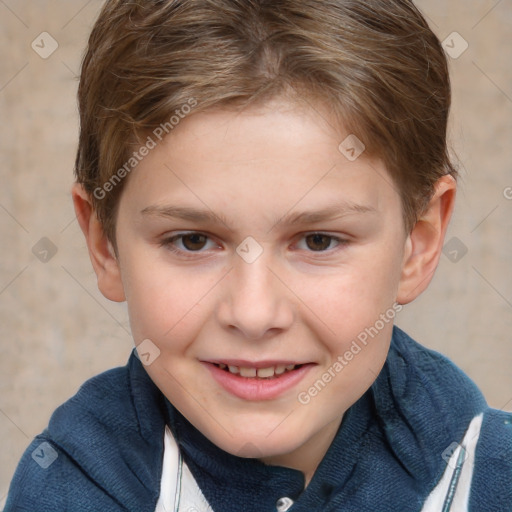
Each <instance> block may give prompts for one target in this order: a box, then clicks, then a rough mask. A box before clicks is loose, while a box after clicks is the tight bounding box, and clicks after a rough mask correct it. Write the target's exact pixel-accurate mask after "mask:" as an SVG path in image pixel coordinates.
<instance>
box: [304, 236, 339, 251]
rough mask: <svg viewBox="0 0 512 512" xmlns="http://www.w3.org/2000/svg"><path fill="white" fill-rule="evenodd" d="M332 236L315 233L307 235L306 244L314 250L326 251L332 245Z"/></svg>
mask: <svg viewBox="0 0 512 512" xmlns="http://www.w3.org/2000/svg"><path fill="white" fill-rule="evenodd" d="M332 238H333V237H332V236H328V235H322V234H321V233H315V234H313V235H308V236H307V237H306V244H307V246H308V249H311V250H312V251H325V250H326V249H328V248H329V246H330V245H331V242H332Z"/></svg>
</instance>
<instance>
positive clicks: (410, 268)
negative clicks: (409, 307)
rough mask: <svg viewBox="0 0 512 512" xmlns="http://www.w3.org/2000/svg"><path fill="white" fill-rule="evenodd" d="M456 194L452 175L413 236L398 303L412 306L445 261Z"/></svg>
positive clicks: (406, 253) (408, 243)
mask: <svg viewBox="0 0 512 512" xmlns="http://www.w3.org/2000/svg"><path fill="white" fill-rule="evenodd" d="M455 193H456V183H455V179H454V178H453V177H452V176H451V175H446V176H443V177H442V178H440V179H439V180H438V181H437V183H436V185H435V190H434V195H433V197H432V199H431V200H430V202H429V204H428V207H427V209H426V211H425V212H424V213H423V214H422V215H421V217H420V218H419V219H418V221H417V223H416V224H415V226H414V228H413V229H412V231H411V233H410V234H409V236H408V238H407V241H406V244H405V251H404V261H403V266H402V275H401V278H400V283H399V288H398V294H397V299H396V300H397V302H398V303H399V304H408V303H409V302H412V301H413V300H414V299H415V298H416V297H418V295H420V294H421V293H422V292H423V291H424V290H425V289H426V288H427V286H428V285H429V283H430V281H431V279H432V277H433V275H434V272H435V269H436V268H437V265H438V263H439V258H440V257H441V251H442V249H443V243H444V237H445V234H446V230H447V228H448V223H449V222H450V218H451V215H452V212H453V207H454V204H455Z"/></svg>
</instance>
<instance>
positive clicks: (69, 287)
mask: <svg viewBox="0 0 512 512" xmlns="http://www.w3.org/2000/svg"><path fill="white" fill-rule="evenodd" d="M101 4H102V2H101V1H100V0H90V1H86V0H80V1H79V0H73V1H71V0H53V1H50V0H38V1H37V2H34V1H29V0H0V48H1V49H2V50H1V51H2V58H1V65H0V112H1V124H0V155H1V161H0V176H1V184H2V186H1V187H0V235H1V242H0V243H1V252H0V312H1V313H0V314H1V320H0V334H1V339H2V345H1V357H0V390H1V393H0V438H1V439H2V447H1V450H0V453H1V455H0V457H1V462H0V507H1V505H2V503H3V500H4V499H5V495H6V493H7V489H8V485H9V482H10V479H11V476H12V474H13V471H14V469H15V466H16V463H17V461H18V459H19V457H20V456H21V454H22V452H23V450H24V449H25V447H26V446H27V444H28V443H29V441H30V440H31V439H32V437H33V436H34V435H36V434H37V433H39V432H40V431H41V430H42V429H43V428H44V427H45V425H46V424H47V421H48V419H49V416H50V414H51V412H52V411H53V410H54V409H55V407H56V406H57V405H59V404H60V403H62V402H63V401H64V400H66V399H67V398H68V397H70V396H71V395H72V394H74V393H75V392H76V390H77V388H78V386H79V385H80V384H81V383H82V382H83V381H84V380H86V379H87V378H89V377H91V376H93V375H95V374H97V373H99V372H101V371H103V370H106V369H108V368H111V367H113V366H117V365H121V364H124V363H125V362H126V360H127V358H128V356H129V352H130V349H131V347H132V340H131V337H130V334H129V326H128V321H127V314H126V309H125V307H124V305H118V304H114V303H109V302H108V301H107V300H105V299H104V298H103V297H102V296H101V295H100V294H99V292H98V291H97V289H96V284H95V277H94V275H93V272H92V268H91V265H90V263H89V259H88V255H87V252H86V249H85V244H84V241H83V238H82V235H81V233H80V232H79V228H78V225H77V223H76V222H75V221H74V214H73V210H72V205H71V201H70V196H69V188H70V185H71V183H72V179H73V178H72V168H73V162H74V153H75V147H76V142H77V115H76V104H75V94H76V87H77V81H76V75H77V73H78V71H79V63H80V57H81V53H82V51H83V48H84V45H85V41H86V37H87V35H88V32H89V30H90V28H91V24H92V22H93V20H94V18H95V16H96V15H97V12H98V9H99V7H100V5H101ZM418 5H419V6H420V7H421V8H422V10H423V11H424V12H425V14H426V15H427V16H428V18H429V20H430V23H431V26H432V27H433V28H434V30H435V31H436V33H437V34H438V36H439V37H440V38H441V39H445V38H447V36H449V35H450V34H451V33H452V32H453V31H457V32H458V33H460V35H461V36H462V37H463V38H464V39H465V40H466V41H467V42H468V44H469V47H468V49H467V51H465V53H463V54H462V55H461V56H460V57H459V58H457V59H452V58H450V61H451V68H452V73H453V75H452V76H453V86H454V110H453V116H452V127H451V133H452V142H453V146H454V148H455V150H456V152H457V154H458V157H459V159H460V169H461V173H462V180H461V186H460V192H459V195H458V203H457V208H456V213H455V217H454V219H453V223H452V226H451V228H450V231H449V234H448V238H447V240H449V239H451V238H452V237H456V238H457V239H458V240H459V241H458V242H457V241H455V242H457V243H458V244H459V252H458V257H460V256H461V254H462V253H461V252H460V247H463V246H465V247H466V248H467V254H465V255H464V256H463V257H462V258H461V259H460V260H459V261H458V262H453V261H451V260H450V259H449V257H447V256H445V255H443V256H442V260H441V263H440V266H439V269H438V272H437V274H436V277H435V278H434V280H433V283H432V285H431V287H430V289H429V290H428V291H427V292H426V293H425V294H424V295H423V296H421V297H420V298H419V299H418V300H417V301H416V302H415V303H414V304H412V305H410V306H407V307H406V308H405V310H404V312H402V313H401V314H400V316H399V318H398V322H397V323H398V325H400V326H401V327H403V328H405V329H406V330H407V331H408V332H409V333H410V334H411V335H412V336H413V337H415V338H416V339H417V340H418V341H421V342H423V343H424V344H425V345H427V346H429V347H433V348H435V349H437V350H439V351H441V352H443V353H444V354H446V355H448V356H449V357H450V358H452V359H453V360H454V361H455V362H456V363H457V364H458V365H459V366H460V367H461V368H463V369H464V370H465V371H466V372H467V373H468V374H469V375H470V376H471V377H472V378H473V379H474V380H475V381H476V382H477V384H478V385H479V386H480V387H481V389H482V390H483V392H484V394H485V396H486V397H487V399H488V401H489V403H490V404H491V405H492V406H494V407H497V408H504V409H508V410H512V371H511V368H512V348H511V343H510V339H511V336H510V332H511V330H512V269H511V261H512V258H511V252H512V251H511V249H512V243H511V240H512V200H510V199H509V200H508V199H507V198H506V197H505V196H506V195H508V197H510V198H512V188H511V189H507V187H512V173H511V165H512V143H511V141H512V66H511V64H510V63H511V62H512V3H511V2H510V1H509V0H502V1H497V0H450V1H449V2H447V1H446V0H422V1H421V2H418ZM44 31H46V32H48V33H49V34H51V36H52V37H53V38H55V40H56V41H57V42H58V45H59V46H58V49H57V50H56V51H55V53H53V54H52V55H51V56H50V57H49V58H47V59H42V58H41V57H40V56H39V55H38V54H36V52H35V51H33V49H32V48H31V43H32V41H33V40H34V39H36V37H37V36H38V35H39V34H40V33H41V32H44ZM452 39H453V37H452V38H451V39H448V41H450V40H452ZM37 41H40V38H38V39H37V40H36V42H37ZM48 44H49V43H48V41H47V45H46V46H45V48H46V49H48V48H49V46H48ZM452 46H455V48H454V50H457V49H459V48H461V46H460V45H459V43H458V42H457V40H456V39H455V40H454V43H453V45H452ZM507 192H508V193H507ZM43 237H47V238H48V239H50V240H51V242H52V243H53V244H54V245H55V246H56V248H57V253H56V254H55V255H54V256H53V257H51V258H50V259H49V260H48V261H47V262H46V263H45V262H43V261H40V259H38V258H37V257H36V255H34V254H33V252H32V248H33V246H34V245H35V244H36V243H38V241H39V240H40V239H41V238H43ZM452 243H454V242H453V241H452ZM461 244H463V246H462V245H461ZM43 245H44V242H43ZM454 247H455V246H454ZM44 248H46V249H48V246H43V247H42V249H44ZM42 249H41V247H40V248H39V250H40V251H41V250H42ZM36 252H37V251H36ZM51 255H52V254H51V251H50V252H49V253H48V256H47V257H50V256H51ZM40 256H42V255H41V254H40ZM448 256H450V257H451V258H453V257H454V256H455V253H452V254H451V255H450V254H448Z"/></svg>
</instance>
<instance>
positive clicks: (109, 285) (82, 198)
mask: <svg viewBox="0 0 512 512" xmlns="http://www.w3.org/2000/svg"><path fill="white" fill-rule="evenodd" d="M71 196H72V198H73V204H74V207H75V213H76V217H77V220H78V223H79V224H80V227H81V228H82V232H83V234H84V235H85V240H86V242H87V247H88V249H89V256H90V258H91V262H92V266H93V268H94V272H96V277H97V279H98V288H99V290H100V291H101V293H102V294H103V295H104V296H105V297H106V298H107V299H110V300H112V301H114V302H123V301H124V300H125V295H124V289H123V283H122V281H121V271H120V268H119V262H118V259H117V257H116V256H115V253H114V249H113V247H112V244H111V243H110V241H109V240H108V239H107V237H106V235H105V233H104V231H103V226H102V225H101V223H100V222H99V220H98V218H97V216H96V213H95V211H94V209H93V207H92V201H91V199H90V197H89V194H88V193H87V192H86V191H85V190H84V188H83V186H82V185H80V184H78V183H75V184H74V185H73V188H72V189H71Z"/></svg>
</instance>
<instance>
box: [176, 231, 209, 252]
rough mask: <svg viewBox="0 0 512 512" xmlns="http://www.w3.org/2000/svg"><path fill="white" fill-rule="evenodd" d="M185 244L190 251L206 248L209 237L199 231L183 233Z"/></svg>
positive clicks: (182, 237)
mask: <svg viewBox="0 0 512 512" xmlns="http://www.w3.org/2000/svg"><path fill="white" fill-rule="evenodd" d="M180 238H181V239H182V243H183V246H184V247H185V248H186V249H187V250H188V251H199V250H201V249H203V248H204V246H205V245H206V241H207V240H208V237H207V236H205V235H201V234H198V233H191V234H189V235H181V236H180Z"/></svg>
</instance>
